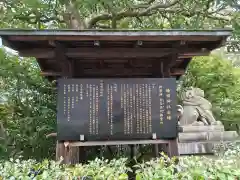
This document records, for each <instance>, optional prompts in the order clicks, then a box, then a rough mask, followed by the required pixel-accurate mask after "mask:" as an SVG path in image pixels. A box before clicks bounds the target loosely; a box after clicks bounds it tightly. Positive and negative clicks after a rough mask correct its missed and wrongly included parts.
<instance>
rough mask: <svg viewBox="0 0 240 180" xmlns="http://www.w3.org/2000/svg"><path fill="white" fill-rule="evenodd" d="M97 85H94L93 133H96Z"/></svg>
mask: <svg viewBox="0 0 240 180" xmlns="http://www.w3.org/2000/svg"><path fill="white" fill-rule="evenodd" d="M95 93H96V92H95V85H94V84H93V86H92V123H93V128H92V129H93V132H92V133H93V134H96V114H95V113H96V97H95V95H96V94H95Z"/></svg>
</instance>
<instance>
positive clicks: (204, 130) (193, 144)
mask: <svg viewBox="0 0 240 180" xmlns="http://www.w3.org/2000/svg"><path fill="white" fill-rule="evenodd" d="M182 131H183V132H181V133H179V139H178V142H179V143H178V149H179V154H182V155H184V154H185V155H187V154H211V153H213V147H214V144H218V143H220V142H224V141H227V142H229V141H234V140H236V139H237V138H238V134H237V132H236V131H224V126H223V125H208V126H204V125H199V126H192V125H185V126H182Z"/></svg>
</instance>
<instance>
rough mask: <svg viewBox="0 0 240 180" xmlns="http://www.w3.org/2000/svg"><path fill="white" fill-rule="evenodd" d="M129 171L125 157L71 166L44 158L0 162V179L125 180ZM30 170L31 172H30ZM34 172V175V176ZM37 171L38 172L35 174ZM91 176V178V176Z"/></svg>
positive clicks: (96, 160)
mask: <svg viewBox="0 0 240 180" xmlns="http://www.w3.org/2000/svg"><path fill="white" fill-rule="evenodd" d="M129 171H131V170H130V169H129V168H127V167H126V159H124V158H122V159H119V160H112V161H110V162H109V161H108V160H100V159H95V160H94V161H91V162H89V164H86V165H82V164H78V165H75V166H74V167H73V166H67V165H60V162H54V161H48V160H44V161H42V162H41V163H38V162H36V161H35V160H26V161H20V160H19V159H17V160H15V161H13V160H10V161H5V162H3V163H1V164H0V179H1V177H2V178H3V179H4V180H5V179H15V178H18V179H24V180H28V179H29V180H30V179H36V180H37V179H39V180H40V179H58V180H65V179H80V178H81V179H82V178H84V177H85V178H86V177H90V179H95V180H101V179H102V180H104V179H109V180H114V179H119V180H127V179H128V175H127V172H129ZM30 172H33V173H32V174H30ZM34 173H35V174H36V177H35V178H33V177H34ZM37 173H39V174H38V175H37ZM91 177H92V178H91Z"/></svg>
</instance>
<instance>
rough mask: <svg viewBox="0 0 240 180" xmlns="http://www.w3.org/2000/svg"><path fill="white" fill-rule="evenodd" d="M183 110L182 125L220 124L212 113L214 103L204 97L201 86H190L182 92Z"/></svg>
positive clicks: (180, 119)
mask: <svg viewBox="0 0 240 180" xmlns="http://www.w3.org/2000/svg"><path fill="white" fill-rule="evenodd" d="M181 99H182V101H183V112H182V115H181V117H180V118H179V124H180V125H218V124H221V122H219V121H216V120H215V118H214V116H213V114H212V111H211V109H212V104H211V103H210V102H209V101H208V100H207V99H205V98H204V91H203V90H201V89H200V88H193V87H190V88H188V89H187V90H186V91H185V92H183V93H182V94H181Z"/></svg>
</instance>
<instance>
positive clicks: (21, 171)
mask: <svg viewBox="0 0 240 180" xmlns="http://www.w3.org/2000/svg"><path fill="white" fill-rule="evenodd" d="M239 159H240V147H239V146H235V149H227V150H226V151H225V152H224V153H222V154H219V156H216V157H199V156H185V157H180V158H179V159H178V163H177V162H176V160H177V159H176V158H175V157H174V158H169V157H167V156H166V155H165V154H163V153H162V154H161V157H160V158H157V159H153V160H151V161H148V162H145V163H141V164H137V165H136V166H135V169H136V171H135V172H136V180H204V179H209V180H216V179H221V180H225V179H228V180H238V179H239V178H240V161H239ZM126 162H127V161H126V159H125V158H120V159H118V160H115V159H114V160H112V161H108V160H100V159H95V160H94V161H90V162H89V164H77V165H74V166H69V165H60V162H54V161H48V160H44V161H42V162H41V163H39V162H37V161H35V160H27V161H22V160H19V159H17V160H10V161H3V162H2V163H0V177H2V179H4V180H5V179H16V178H17V179H24V180H27V179H29V180H30V179H36V180H37V179H39V180H40V179H59V180H63V179H81V178H83V177H89V179H94V180H104V179H109V180H113V179H114V180H127V179H128V175H127V174H128V172H130V171H131V170H130V169H129V168H127V167H126ZM30 171H32V172H35V173H36V172H37V173H39V174H37V173H36V176H35V178H33V174H34V173H33V174H32V175H31V177H29V176H30V174H29V173H30Z"/></svg>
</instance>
